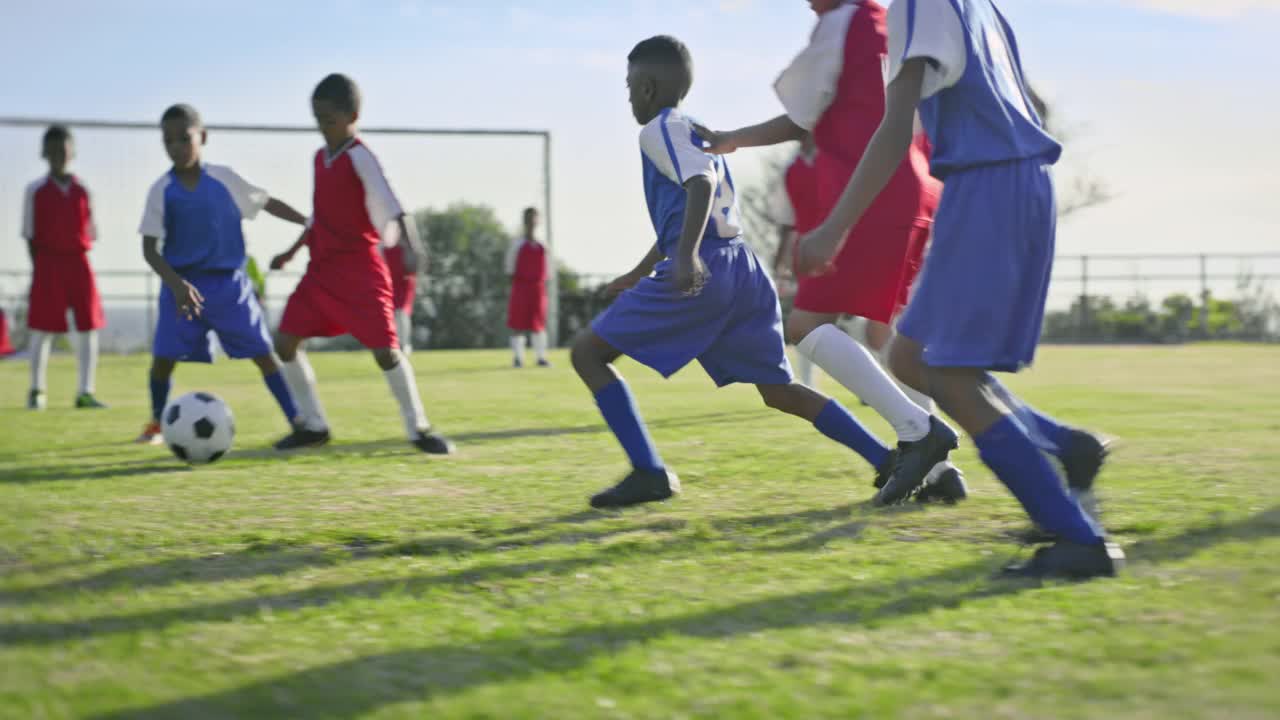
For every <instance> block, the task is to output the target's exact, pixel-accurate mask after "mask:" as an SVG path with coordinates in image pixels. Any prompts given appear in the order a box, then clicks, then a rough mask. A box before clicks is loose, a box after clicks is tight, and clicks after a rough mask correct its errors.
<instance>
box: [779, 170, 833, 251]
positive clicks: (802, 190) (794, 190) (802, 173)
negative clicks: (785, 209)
mask: <svg viewBox="0 0 1280 720" xmlns="http://www.w3.org/2000/svg"><path fill="white" fill-rule="evenodd" d="M817 182H818V177H817V175H816V173H815V172H814V164H813V159H812V158H807V157H805V156H804V154H803V153H801V154H799V155H796V159H795V160H792V161H791V164H790V165H788V166H787V172H786V175H785V176H784V177H783V184H784V185H785V186H786V190H787V201H788V202H789V203H790V205H791V215H792V223H791V226H792V227H793V228H794V229H795V231H796V232H797V233H800V234H801V235H803V234H804V233H807V232H809V231H810V230H812V229H814V228H816V227H818V226H819V225H821V224H822V221H823V220H826V219H827V218H826V216H825V215H824V214H823V210H824V208H823V207H822V203H821V202H820V200H821V199H820V197H819V196H818V192H817Z"/></svg>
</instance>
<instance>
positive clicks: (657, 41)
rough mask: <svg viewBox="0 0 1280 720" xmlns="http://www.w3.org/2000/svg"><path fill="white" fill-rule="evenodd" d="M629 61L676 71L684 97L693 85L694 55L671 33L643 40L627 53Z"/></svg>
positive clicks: (681, 95) (679, 88)
mask: <svg viewBox="0 0 1280 720" xmlns="http://www.w3.org/2000/svg"><path fill="white" fill-rule="evenodd" d="M627 62H629V63H641V64H652V65H660V66H663V67H666V68H669V69H670V70H672V71H673V72H674V79H675V80H676V81H677V82H678V83H679V87H678V88H677V89H678V90H679V92H680V97H681V98H683V97H684V96H685V95H687V94H688V93H689V88H690V87H693V56H692V55H691V54H689V47H688V46H687V45H685V44H684V43H682V42H680V41H679V40H677V39H676V38H674V37H672V36H670V35H655V36H653V37H651V38H648V39H646V40H641V41H640V42H639V43H637V44H636V46H635V47H634V48H631V52H630V53H629V54H628V55H627Z"/></svg>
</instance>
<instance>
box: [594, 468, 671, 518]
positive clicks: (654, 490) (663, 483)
mask: <svg viewBox="0 0 1280 720" xmlns="http://www.w3.org/2000/svg"><path fill="white" fill-rule="evenodd" d="M679 492H680V478H678V477H676V474H675V473H673V472H671V471H670V470H632V471H631V473H630V474H628V475H627V476H626V477H625V478H623V479H622V482H620V483H618V484H617V485H614V486H613V487H611V488H609V489H608V490H604V491H602V492H599V493H596V494H595V495H593V496H592V497H591V507H593V508H597V509H601V508H621V507H629V506H631V505H639V504H641V503H647V502H659V501H662V500H666V499H667V498H670V497H671V496H672V495H676V494H677V493H679Z"/></svg>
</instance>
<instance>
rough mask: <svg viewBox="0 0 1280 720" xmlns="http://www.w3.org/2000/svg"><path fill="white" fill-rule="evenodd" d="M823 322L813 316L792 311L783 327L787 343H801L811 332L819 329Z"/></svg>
mask: <svg viewBox="0 0 1280 720" xmlns="http://www.w3.org/2000/svg"><path fill="white" fill-rule="evenodd" d="M822 324H823V323H820V322H815V321H814V319H813V318H811V317H808V316H807V315H805V314H802V313H795V312H793V313H791V316H790V317H788V318H787V323H786V325H785V326H784V327H783V334H784V335H785V336H786V339H787V343H788V344H790V345H799V344H800V343H802V342H804V339H805V338H807V337H809V333H811V332H813V331H814V330H817V329H818V326H819V325H822Z"/></svg>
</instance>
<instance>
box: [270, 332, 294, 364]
mask: <svg viewBox="0 0 1280 720" xmlns="http://www.w3.org/2000/svg"><path fill="white" fill-rule="evenodd" d="M275 345H276V355H278V356H279V357H280V359H281V360H283V361H285V362H293V361H294V359H296V358H297V357H298V340H297V338H295V337H293V336H292V335H277V336H276V343H275Z"/></svg>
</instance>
